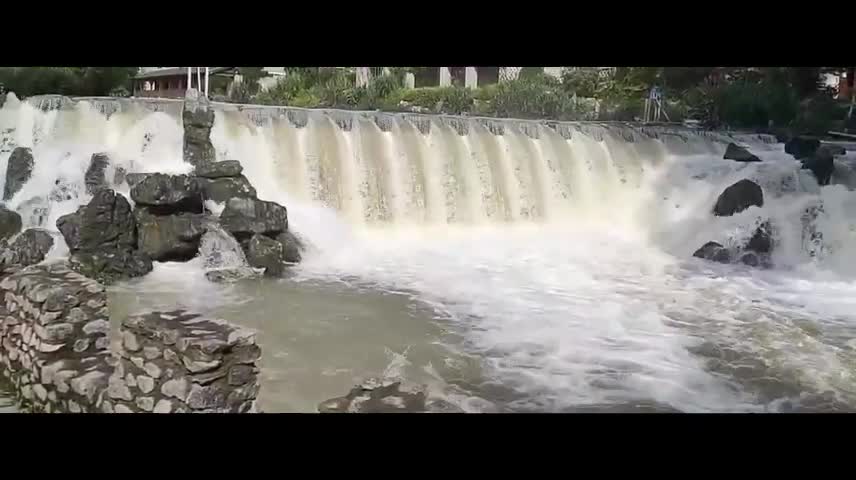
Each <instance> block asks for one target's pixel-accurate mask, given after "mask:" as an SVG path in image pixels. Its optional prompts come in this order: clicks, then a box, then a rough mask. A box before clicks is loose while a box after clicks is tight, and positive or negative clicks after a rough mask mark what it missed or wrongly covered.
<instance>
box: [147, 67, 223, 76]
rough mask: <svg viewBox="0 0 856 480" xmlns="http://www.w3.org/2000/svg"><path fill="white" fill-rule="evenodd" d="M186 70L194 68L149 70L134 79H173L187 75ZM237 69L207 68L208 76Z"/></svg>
mask: <svg viewBox="0 0 856 480" xmlns="http://www.w3.org/2000/svg"><path fill="white" fill-rule="evenodd" d="M188 68H195V67H172V68H162V69H159V70H149V71H148V72H144V73H140V74H138V75H137V76H136V77H134V78H158V77H175V76H178V75H187V69H188ZM234 68H237V67H208V73H209V75H216V74H218V73H225V72H228V71H229V70H232V69H234Z"/></svg>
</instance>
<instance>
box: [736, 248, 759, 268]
mask: <svg viewBox="0 0 856 480" xmlns="http://www.w3.org/2000/svg"><path fill="white" fill-rule="evenodd" d="M740 261H741V262H742V263H744V264H746V265H748V266H750V267H757V266H758V265H760V264H761V260H760V259H759V258H758V254H757V253H755V252H746V253H744V254H743V255H742V256H741V257H740Z"/></svg>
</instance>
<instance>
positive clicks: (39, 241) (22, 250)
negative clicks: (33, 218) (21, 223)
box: [0, 228, 54, 266]
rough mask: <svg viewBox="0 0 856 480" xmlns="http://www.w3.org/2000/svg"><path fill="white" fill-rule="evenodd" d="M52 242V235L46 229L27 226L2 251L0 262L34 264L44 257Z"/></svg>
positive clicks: (6, 263) (23, 264)
mask: <svg viewBox="0 0 856 480" xmlns="http://www.w3.org/2000/svg"><path fill="white" fill-rule="evenodd" d="M53 243H54V239H53V235H51V234H50V233H49V232H48V231H47V230H42V229H38V228H29V229H27V230H25V231H24V232H23V233H21V234H20V235H18V236H17V237H16V238H15V241H14V242H12V244H11V245H9V246H8V248H7V249H5V250H4V251H3V254H2V257H0V264H5V265H10V264H17V265H21V266H27V265H34V264H36V263H39V262H41V261H42V260H44V259H45V255H47V253H48V252H49V251H50V249H51V247H53Z"/></svg>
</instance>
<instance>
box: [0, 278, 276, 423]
mask: <svg viewBox="0 0 856 480" xmlns="http://www.w3.org/2000/svg"><path fill="white" fill-rule="evenodd" d="M0 296H2V297H0V298H3V300H4V302H3V304H2V305H0V363H2V373H3V376H4V377H6V378H7V379H8V380H9V381H10V383H11V384H12V385H13V386H14V388H15V390H16V392H17V394H18V396H19V399H20V400H21V401H22V402H23V403H24V404H25V406H26V407H28V409H29V410H32V411H35V412H72V413H77V412H118V413H123V412H127V413H131V412H158V413H161V412H162V413H167V412H176V413H179V412H235V413H238V412H240V413H244V412H254V411H255V410H256V408H255V400H256V396H257V395H258V391H259V384H258V378H257V374H258V368H257V367H256V362H257V361H258V359H259V358H260V357H261V350H260V349H259V347H258V345H256V342H255V335H254V334H253V333H252V332H249V331H246V330H243V329H240V328H237V327H234V326H231V325H229V324H227V323H225V322H222V321H219V320H211V319H206V318H202V317H201V316H199V315H196V314H191V313H187V312H182V311H175V312H151V313H146V314H142V315H135V316H131V317H129V318H127V319H125V320H124V321H123V322H122V325H121V326H120V328H119V330H118V332H117V337H118V339H120V340H121V342H116V343H120V344H121V345H113V346H112V347H111V345H110V338H111V336H110V333H111V331H110V329H111V327H110V319H109V314H108V308H107V295H106V292H105V290H104V287H102V286H101V285H100V284H98V283H97V282H95V281H94V280H91V279H88V278H86V277H84V276H82V275H80V274H78V273H76V272H73V271H72V270H71V269H69V268H68V265H67V263H66V262H57V263H53V264H41V265H33V266H30V267H27V268H24V269H21V270H19V271H17V272H14V273H11V274H9V275H8V276H7V277H6V278H4V279H3V280H2V281H0Z"/></svg>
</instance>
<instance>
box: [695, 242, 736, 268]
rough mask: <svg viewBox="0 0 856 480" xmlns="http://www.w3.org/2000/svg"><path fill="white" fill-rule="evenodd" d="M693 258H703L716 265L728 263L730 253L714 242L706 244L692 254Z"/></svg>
mask: <svg viewBox="0 0 856 480" xmlns="http://www.w3.org/2000/svg"><path fill="white" fill-rule="evenodd" d="M693 256H694V257H698V258H703V259H705V260H710V261H712V262H717V263H730V262H731V253H730V252H729V251H728V249H727V248H725V247H723V246H722V245H721V244H719V243H716V242H707V243H705V244H704V245H703V246H702V247H701V248H699V249H698V250H696V251H695V253H693Z"/></svg>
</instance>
